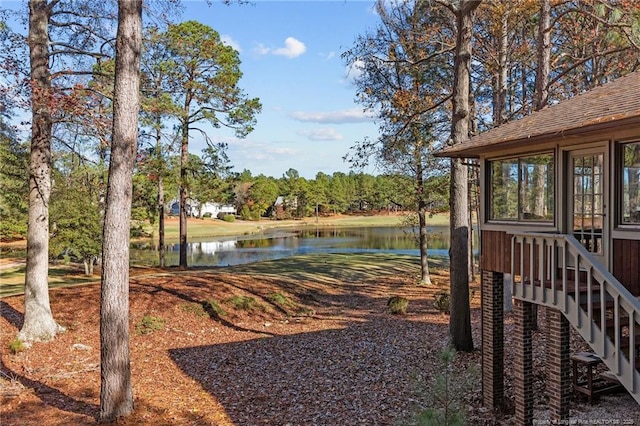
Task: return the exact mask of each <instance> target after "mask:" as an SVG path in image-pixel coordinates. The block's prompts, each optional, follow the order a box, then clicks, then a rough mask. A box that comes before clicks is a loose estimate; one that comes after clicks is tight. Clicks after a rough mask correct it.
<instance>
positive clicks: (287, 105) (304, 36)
mask: <svg viewBox="0 0 640 426" xmlns="http://www.w3.org/2000/svg"><path fill="white" fill-rule="evenodd" d="M183 4H184V5H185V7H186V10H185V12H184V15H183V20H192V19H193V20H197V21H200V22H202V23H204V24H207V25H209V26H211V27H212V28H214V29H215V30H216V31H218V32H219V33H220V35H221V37H222V38H223V40H225V42H227V43H229V44H230V45H232V46H233V47H234V48H235V49H236V50H238V51H239V52H240V59H241V61H242V65H241V69H242V71H243V73H244V76H243V78H242V80H241V82H240V86H241V87H242V88H243V89H244V90H245V92H246V93H247V95H248V96H250V97H258V98H260V100H261V102H262V113H261V114H260V115H259V116H258V123H257V126H256V128H255V130H254V132H253V133H251V134H249V136H248V137H247V138H245V139H243V140H239V139H236V138H234V137H233V135H232V134H230V133H225V132H224V131H222V130H218V129H214V130H212V131H211V133H210V134H209V136H210V137H211V138H212V139H213V140H217V141H225V142H227V143H228V144H229V151H228V154H229V158H230V160H231V163H232V165H233V166H234V171H236V172H241V171H242V170H244V169H248V170H250V171H251V172H252V174H253V175H254V176H255V175H259V174H264V175H267V176H274V177H281V176H282V175H283V174H284V173H285V172H286V171H287V170H288V169H289V168H294V169H296V170H297V171H298V172H299V173H300V175H301V176H303V177H305V178H309V179H312V178H314V177H315V175H316V173H317V172H324V173H327V174H332V173H333V172H336V171H343V172H348V171H349V166H348V164H346V163H345V162H344V161H343V160H342V157H343V156H344V155H345V154H346V153H347V152H348V151H349V147H351V146H352V145H353V144H354V142H355V141H357V140H362V139H363V138H364V137H365V136H368V137H370V138H375V137H376V135H377V127H376V125H375V124H374V122H373V120H372V119H371V118H370V117H366V116H365V115H364V114H363V112H362V107H361V106H359V105H357V104H355V103H354V101H353V99H354V97H355V88H354V86H353V85H352V84H351V83H350V81H349V79H348V70H347V68H346V66H345V64H344V61H343V60H342V59H341V58H340V55H341V54H342V52H344V51H345V50H347V49H349V48H350V47H351V46H352V45H353V43H354V41H355V39H356V37H357V36H358V35H359V34H363V33H365V32H366V31H367V29H373V28H374V27H375V26H376V24H377V22H378V17H377V15H376V14H375V12H374V10H373V2H370V1H354V0H347V1H344V0H335V1H302V0H298V1H260V0H257V1H254V2H253V4H244V5H237V4H235V5H230V6H225V5H222V4H220V3H219V2H213V4H212V5H211V6H207V5H206V3H205V2H204V1H203V0H199V1H185V2H184V3H183ZM202 143H203V142H202V141H201V140H198V137H197V136H196V135H194V138H193V140H192V142H191V146H192V147H193V150H192V151H193V152H197V150H198V149H199V148H201V147H202ZM366 171H367V172H369V173H375V170H373V169H371V170H366Z"/></svg>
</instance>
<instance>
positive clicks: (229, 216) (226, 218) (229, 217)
mask: <svg viewBox="0 0 640 426" xmlns="http://www.w3.org/2000/svg"><path fill="white" fill-rule="evenodd" d="M222 220H224V221H225V222H235V221H236V217H235V216H234V215H232V214H227V215H224V216H222Z"/></svg>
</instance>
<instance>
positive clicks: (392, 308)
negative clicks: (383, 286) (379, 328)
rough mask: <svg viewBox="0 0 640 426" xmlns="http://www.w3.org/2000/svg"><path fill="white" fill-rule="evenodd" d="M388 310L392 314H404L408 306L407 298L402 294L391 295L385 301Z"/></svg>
mask: <svg viewBox="0 0 640 426" xmlns="http://www.w3.org/2000/svg"><path fill="white" fill-rule="evenodd" d="M387 306H388V307H389V312H391V313H392V314H393V315H406V314H407V308H408V307H409V300H408V299H407V298H406V297H402V296H391V297H390V298H389V300H388V301H387Z"/></svg>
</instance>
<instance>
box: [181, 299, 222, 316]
mask: <svg viewBox="0 0 640 426" xmlns="http://www.w3.org/2000/svg"><path fill="white" fill-rule="evenodd" d="M214 303H215V302H214ZM180 309H182V310H183V311H184V312H188V313H190V314H194V315H197V316H199V317H206V316H207V311H206V310H205V307H204V303H202V304H198V303H183V304H181V305H180Z"/></svg>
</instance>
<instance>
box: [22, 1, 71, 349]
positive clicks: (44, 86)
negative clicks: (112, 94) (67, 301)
mask: <svg viewBox="0 0 640 426" xmlns="http://www.w3.org/2000/svg"><path fill="white" fill-rule="evenodd" d="M50 15H51V6H50V5H49V4H47V2H46V1H45V0H33V1H31V2H29V58H30V62H31V81H32V119H31V153H30V157H29V224H28V227H27V266H26V273H25V281H24V287H25V288H24V322H23V325H22V329H21V330H20V333H18V338H19V339H20V340H22V341H25V342H31V341H47V340H51V339H53V338H54V337H55V335H56V333H58V332H60V331H63V330H64V329H63V328H62V327H60V326H59V325H58V324H57V323H56V322H55V320H54V319H53V314H52V313H51V306H50V303H49V282H48V275H49V196H50V195H51V129H52V120H51V110H50V108H51V107H50V103H49V101H50V99H51V90H52V89H51V75H50V72H49V48H48V43H49V31H48V26H49V17H50Z"/></svg>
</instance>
